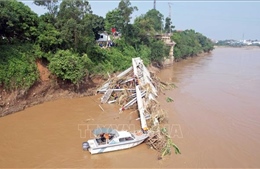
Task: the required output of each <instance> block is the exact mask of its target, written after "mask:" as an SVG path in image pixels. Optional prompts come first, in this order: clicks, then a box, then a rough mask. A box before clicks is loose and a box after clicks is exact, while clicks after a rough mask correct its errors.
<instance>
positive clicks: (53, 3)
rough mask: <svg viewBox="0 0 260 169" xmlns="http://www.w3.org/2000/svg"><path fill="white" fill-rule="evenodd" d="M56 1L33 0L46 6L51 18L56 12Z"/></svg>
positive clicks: (36, 3)
mask: <svg viewBox="0 0 260 169" xmlns="http://www.w3.org/2000/svg"><path fill="white" fill-rule="evenodd" d="M58 1H59V0H34V4H35V5H38V6H44V7H45V8H47V10H48V11H49V12H48V13H49V14H50V15H51V16H52V18H55V17H56V15H57V12H58Z"/></svg>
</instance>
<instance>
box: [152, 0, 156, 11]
mask: <svg viewBox="0 0 260 169" xmlns="http://www.w3.org/2000/svg"><path fill="white" fill-rule="evenodd" d="M153 9H156V0H153Z"/></svg>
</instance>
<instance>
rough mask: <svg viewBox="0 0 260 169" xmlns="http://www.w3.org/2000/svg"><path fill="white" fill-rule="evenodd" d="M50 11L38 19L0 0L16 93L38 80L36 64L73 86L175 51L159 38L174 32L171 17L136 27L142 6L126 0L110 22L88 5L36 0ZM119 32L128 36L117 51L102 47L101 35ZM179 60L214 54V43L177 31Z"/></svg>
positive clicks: (6, 62)
mask: <svg viewBox="0 0 260 169" xmlns="http://www.w3.org/2000/svg"><path fill="white" fill-rule="evenodd" d="M34 3H35V4H36V5H39V6H41V7H43V8H45V9H47V10H48V12H47V13H45V14H44V15H41V16H38V15H37V14H36V13H34V12H33V11H31V9H30V8H29V7H28V6H26V5H24V3H22V2H18V1H17V0H3V1H0V18H1V20H0V49H1V53H0V70H1V71H0V86H2V87H4V88H6V89H9V90H13V89H18V88H29V87H30V86H32V85H33V84H34V83H35V82H36V81H37V80H38V77H39V75H38V71H37V67H36V59H44V60H47V61H48V68H49V69H50V71H51V73H52V74H53V75H54V76H56V77H57V78H58V79H62V80H66V81H69V82H71V83H73V84H79V83H81V82H82V80H83V79H84V77H85V76H86V75H87V74H107V72H109V73H113V72H118V71H121V70H124V69H126V68H128V67H129V66H130V65H131V59H132V58H133V57H141V58H142V59H143V61H144V63H145V64H146V65H148V64H150V63H151V62H153V61H156V62H161V61H162V60H163V58H164V57H166V56H168V55H169V50H170V49H169V47H167V46H166V45H165V44H164V43H163V42H162V41H160V40H157V39H156V38H155V35H156V34H161V33H169V32H173V29H174V26H173V25H172V22H171V20H170V18H166V20H165V26H163V21H164V16H163V15H162V14H161V13H160V12H159V11H157V10H155V9H152V10H149V11H148V12H147V13H145V14H143V15H141V16H139V17H136V19H135V20H134V22H133V23H130V20H131V15H132V13H133V12H134V11H135V10H138V9H137V7H135V6H132V5H131V3H130V1H129V0H121V1H120V2H119V4H118V7H117V8H115V9H114V10H112V11H109V12H108V13H107V14H106V17H105V18H103V17H101V16H97V15H95V14H93V12H92V10H91V6H90V4H89V2H88V1H87V0H63V1H61V3H58V0H34ZM111 28H116V30H117V31H119V32H120V34H121V35H122V36H121V37H120V38H119V39H114V40H113V42H114V44H115V45H114V46H113V47H110V48H101V47H99V46H98V44H97V43H96V41H95V40H96V39H98V38H99V33H102V32H104V31H106V32H107V33H109V34H110V33H111ZM172 39H173V40H174V41H175V42H176V43H177V44H176V48H175V50H174V55H175V57H176V58H177V59H179V58H185V57H187V56H191V55H195V54H197V53H200V52H202V51H205V52H207V51H210V50H212V49H213V46H212V44H211V42H210V41H209V40H208V39H207V38H206V37H205V36H203V35H202V34H200V33H196V32H195V31H192V30H187V31H183V32H176V31H174V33H173V35H172Z"/></svg>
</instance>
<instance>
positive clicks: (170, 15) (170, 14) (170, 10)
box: [168, 2, 172, 34]
mask: <svg viewBox="0 0 260 169" xmlns="http://www.w3.org/2000/svg"><path fill="white" fill-rule="evenodd" d="M168 5H169V18H170V22H171V21H172V6H171V5H172V3H170V2H168ZM171 33H172V28H171V24H170V34H171Z"/></svg>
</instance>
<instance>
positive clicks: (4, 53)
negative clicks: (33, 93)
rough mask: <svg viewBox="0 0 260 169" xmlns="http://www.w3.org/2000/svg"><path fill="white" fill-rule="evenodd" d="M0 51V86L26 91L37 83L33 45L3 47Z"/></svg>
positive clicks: (37, 76)
mask: <svg viewBox="0 0 260 169" xmlns="http://www.w3.org/2000/svg"><path fill="white" fill-rule="evenodd" d="M0 50H1V53H0V84H1V85H3V86H4V88H6V89H8V90H13V89H18V88H22V89H27V88H29V87H30V86H31V85H33V84H34V83H35V81H37V79H38V78H39V74H38V71H37V67H36V64H35V59H36V56H34V55H33V53H34V52H33V45H30V44H23V45H3V46H0Z"/></svg>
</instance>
